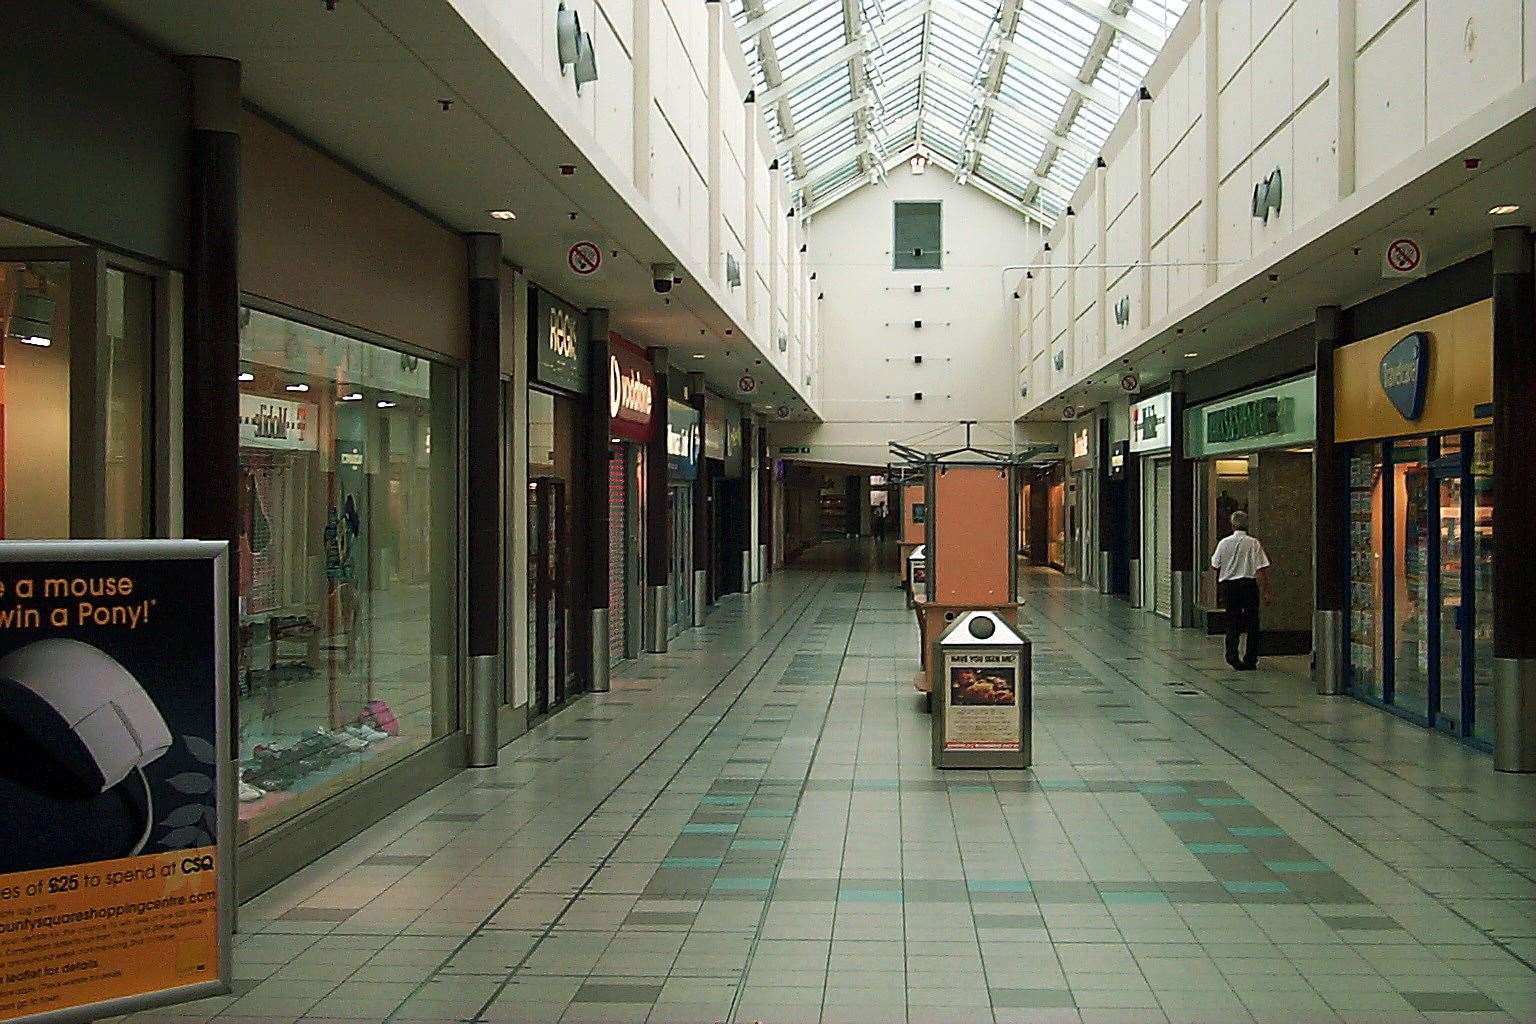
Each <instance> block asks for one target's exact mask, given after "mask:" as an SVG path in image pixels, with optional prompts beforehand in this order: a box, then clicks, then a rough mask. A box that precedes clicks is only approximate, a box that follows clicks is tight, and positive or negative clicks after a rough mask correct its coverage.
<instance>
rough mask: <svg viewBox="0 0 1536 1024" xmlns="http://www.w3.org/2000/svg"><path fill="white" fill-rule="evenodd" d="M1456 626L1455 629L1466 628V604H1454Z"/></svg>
mask: <svg viewBox="0 0 1536 1024" xmlns="http://www.w3.org/2000/svg"><path fill="white" fill-rule="evenodd" d="M1456 628H1457V629H1466V628H1467V608H1466V605H1460V604H1459V605H1457V606H1456Z"/></svg>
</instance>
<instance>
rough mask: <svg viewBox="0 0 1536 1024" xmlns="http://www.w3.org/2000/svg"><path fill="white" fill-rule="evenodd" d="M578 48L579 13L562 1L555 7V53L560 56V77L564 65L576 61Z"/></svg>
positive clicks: (579, 45)
mask: <svg viewBox="0 0 1536 1024" xmlns="http://www.w3.org/2000/svg"><path fill="white" fill-rule="evenodd" d="M580 48H581V15H580V14H578V13H577V12H576V11H574V10H572V9H571V8H569V7H567V6H565V4H563V3H562V4H561V5H560V6H559V7H557V8H555V54H556V55H557V56H558V57H559V58H560V76H561V77H562V78H563V77H565V69H566V67H567V66H569V65H571V64H575V63H576V56H577V53H578V51H579V50H580Z"/></svg>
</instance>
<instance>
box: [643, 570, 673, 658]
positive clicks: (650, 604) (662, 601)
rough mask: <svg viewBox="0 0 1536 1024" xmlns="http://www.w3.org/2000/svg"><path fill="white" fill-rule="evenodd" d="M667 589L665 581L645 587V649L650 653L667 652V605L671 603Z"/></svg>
mask: <svg viewBox="0 0 1536 1024" xmlns="http://www.w3.org/2000/svg"><path fill="white" fill-rule="evenodd" d="M669 590H670V588H669V587H668V586H667V585H666V584H665V583H663V584H662V585H661V586H659V587H656V586H653V587H647V588H646V589H645V649H646V650H647V651H649V652H650V653H651V654H666V653H667V605H668V604H670V603H671V600H670V599H671V594H669V593H668V591H669Z"/></svg>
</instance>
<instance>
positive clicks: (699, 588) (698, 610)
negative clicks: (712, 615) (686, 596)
mask: <svg viewBox="0 0 1536 1024" xmlns="http://www.w3.org/2000/svg"><path fill="white" fill-rule="evenodd" d="M708 613H709V573H708V572H707V571H706V570H704V569H695V570H693V624H694V625H695V626H702V625H704V616H705V615H707V614H708Z"/></svg>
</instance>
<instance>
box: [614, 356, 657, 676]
mask: <svg viewBox="0 0 1536 1024" xmlns="http://www.w3.org/2000/svg"><path fill="white" fill-rule="evenodd" d="M608 387H609V392H608V435H609V437H608V609H609V617H608V659H609V663H610V664H616V663H618V662H620V661H622V660H624V659H626V658H633V657H636V656H637V655H638V654H639V653H640V649H641V646H642V626H641V620H642V616H643V599H642V593H643V590H644V580H645V532H646V531H645V493H646V489H645V483H646V478H645V474H646V450H647V449H648V448H649V447H650V445H652V444H654V443H656V421H657V412H658V410H659V407H660V402H659V400H658V396H657V390H656V372H655V370H653V369H652V367H651V360H650V357H649V356H648V355H646V353H645V351H644V350H642V349H640V348H639V347H637V346H636V345H633V344H631V343H630V342H629V341H627V340H626V339H624V338H622V337H620V336H619V335H617V334H609V336H608Z"/></svg>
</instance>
